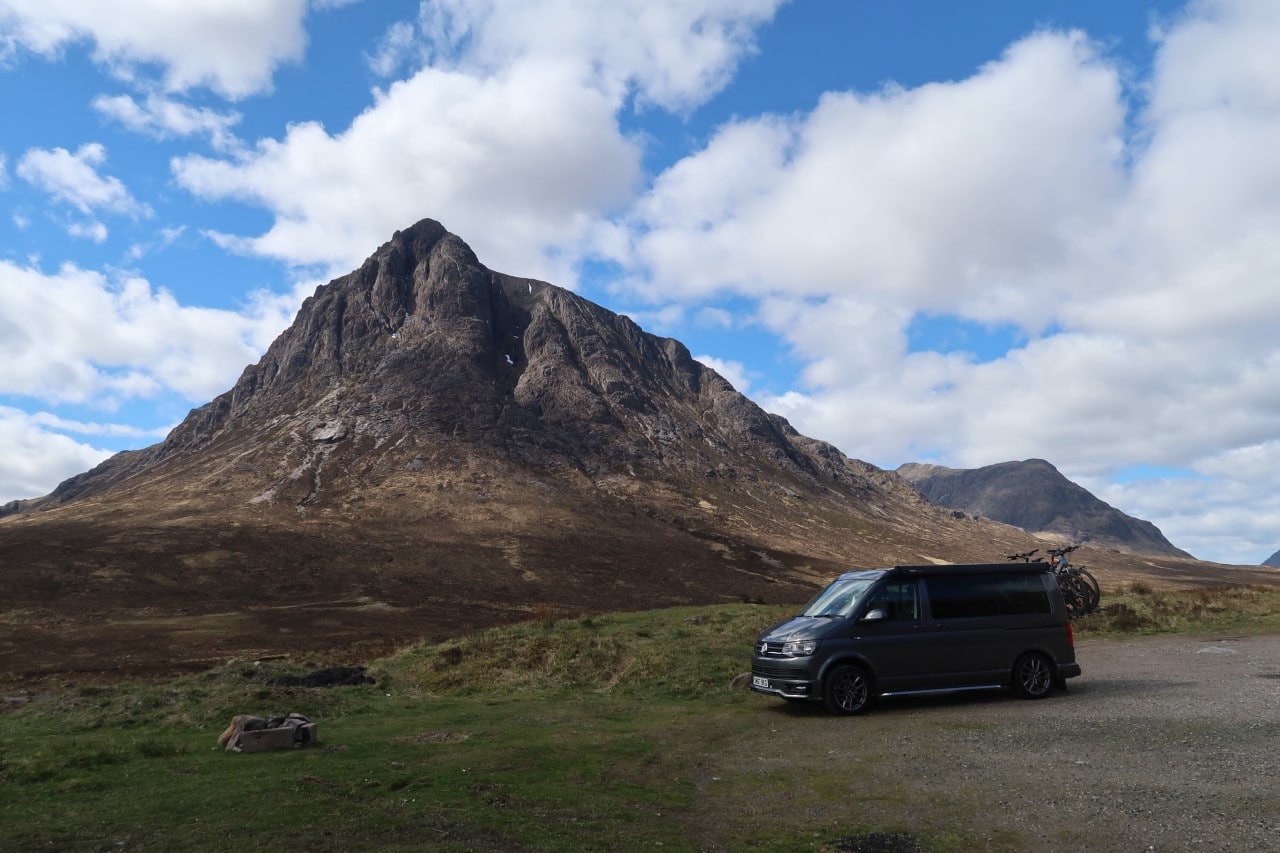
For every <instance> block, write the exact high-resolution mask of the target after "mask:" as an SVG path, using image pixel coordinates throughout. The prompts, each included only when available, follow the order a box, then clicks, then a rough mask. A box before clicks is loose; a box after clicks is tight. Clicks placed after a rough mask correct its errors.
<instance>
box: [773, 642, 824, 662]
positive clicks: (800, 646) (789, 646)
mask: <svg viewBox="0 0 1280 853" xmlns="http://www.w3.org/2000/svg"><path fill="white" fill-rule="evenodd" d="M817 648H818V641H817V640H790V641H788V642H786V643H783V644H782V654H783V656H785V657H793V658H802V657H807V656H809V655H811V654H813V653H814V652H815V651H816V650H817Z"/></svg>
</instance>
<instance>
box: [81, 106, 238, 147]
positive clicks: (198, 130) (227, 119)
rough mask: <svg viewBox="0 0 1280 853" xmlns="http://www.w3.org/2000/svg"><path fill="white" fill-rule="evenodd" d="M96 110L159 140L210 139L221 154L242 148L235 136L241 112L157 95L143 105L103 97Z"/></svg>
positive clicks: (135, 130) (137, 131) (129, 127)
mask: <svg viewBox="0 0 1280 853" xmlns="http://www.w3.org/2000/svg"><path fill="white" fill-rule="evenodd" d="M93 108H94V109H95V110H97V111H98V112H99V113H101V114H102V115H104V116H106V117H108V118H110V119H113V120H115V121H118V122H119V123H120V124H122V125H124V126H125V127H127V128H128V129H130V130H132V131H134V132H136V133H143V134H146V135H148V136H151V137H154V138H156V139H173V138H177V137H185V136H195V135H207V136H208V137H209V141H210V144H212V145H213V147H214V148H215V149H217V150H219V151H233V150H236V149H238V148H239V147H240V145H241V143H240V141H239V140H238V139H237V138H236V136H235V135H234V134H233V133H232V132H231V129H232V128H233V127H234V126H235V125H236V124H238V123H239V121H240V118H241V116H240V114H239V113H237V112H218V111H217V110H211V109H208V108H200V107H192V106H190V105H188V104H183V103H181V102H179V101H176V100H174V99H172V98H167V97H164V96H162V95H157V94H154V93H153V94H150V95H147V97H146V98H145V99H144V100H143V101H142V102H141V103H139V102H138V101H137V100H135V99H134V98H133V97H131V96H129V95H111V96H109V95H99V96H98V97H96V98H94V99H93Z"/></svg>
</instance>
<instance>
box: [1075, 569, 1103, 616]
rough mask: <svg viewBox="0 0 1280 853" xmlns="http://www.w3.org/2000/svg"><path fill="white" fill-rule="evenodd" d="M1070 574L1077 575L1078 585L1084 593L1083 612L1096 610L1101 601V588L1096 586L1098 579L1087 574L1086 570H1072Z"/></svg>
mask: <svg viewBox="0 0 1280 853" xmlns="http://www.w3.org/2000/svg"><path fill="white" fill-rule="evenodd" d="M1071 571H1072V572H1074V573H1075V574H1077V575H1079V577H1080V583H1081V584H1082V587H1083V590H1084V591H1085V593H1086V595H1085V599H1086V600H1085V612H1086V613H1092V612H1093V611H1095V610H1097V609H1098V604H1099V603H1100V602H1101V601H1102V588H1101V587H1099V586H1098V579H1097V578H1095V577H1094V576H1093V575H1091V574H1090V573H1089V570H1088V569H1084V568H1080V569H1072V570H1071Z"/></svg>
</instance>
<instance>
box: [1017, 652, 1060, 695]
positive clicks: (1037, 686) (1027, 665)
mask: <svg viewBox="0 0 1280 853" xmlns="http://www.w3.org/2000/svg"><path fill="white" fill-rule="evenodd" d="M1053 677H1054V676H1053V664H1052V663H1051V662H1050V661H1049V659H1048V658H1047V657H1045V656H1044V655H1042V654H1040V653H1039V652H1027V653H1026V654H1025V655H1023V656H1022V657H1020V658H1018V662H1017V663H1015V664H1014V665H1013V689H1014V690H1016V691H1017V692H1018V695H1019V696H1021V697H1022V698H1024V699H1043V698H1044V697H1046V696H1048V695H1049V694H1050V693H1052V692H1053Z"/></svg>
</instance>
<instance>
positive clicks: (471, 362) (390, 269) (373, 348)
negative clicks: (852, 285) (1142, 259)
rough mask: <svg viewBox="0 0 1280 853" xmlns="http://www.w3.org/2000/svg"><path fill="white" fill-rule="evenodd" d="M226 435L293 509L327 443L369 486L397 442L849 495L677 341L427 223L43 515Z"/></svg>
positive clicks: (796, 441)
mask: <svg viewBox="0 0 1280 853" xmlns="http://www.w3.org/2000/svg"><path fill="white" fill-rule="evenodd" d="M237 433H239V434H241V435H240V438H241V439H246V438H247V439H248V440H249V441H248V443H249V444H250V445H254V446H240V447H238V448H237V449H238V452H239V454H240V455H239V456H238V460H239V464H240V465H241V466H245V465H247V464H250V463H252V464H254V465H258V464H260V463H261V462H262V459H261V458H260V457H261V455H262V452H263V451H264V450H266V451H267V454H268V455H269V456H271V457H273V458H274V457H287V458H289V459H290V460H296V461H297V462H298V463H299V464H301V465H302V466H303V467H304V468H306V469H307V471H308V472H309V474H310V479H311V480H312V481H313V482H314V483H315V485H316V488H315V489H313V490H308V491H307V492H306V494H305V495H303V496H302V498H301V500H300V503H302V504H311V503H314V502H315V501H323V500H325V499H326V498H327V497H328V495H329V494H330V493H332V488H329V487H327V486H326V483H325V478H324V477H322V476H321V475H322V473H323V469H324V468H326V467H330V462H331V461H332V459H333V458H334V457H335V455H336V456H341V455H342V454H341V453H336V451H337V450H338V448H339V446H340V445H347V446H353V445H360V446H361V448H362V450H361V455H362V457H363V459H362V462H361V468H362V469H364V471H366V472H367V471H369V469H370V468H371V466H374V465H375V463H376V462H377V461H378V460H379V459H380V458H383V457H385V456H387V455H388V451H386V450H385V449H384V447H383V445H384V444H385V443H386V442H388V441H389V440H392V439H396V438H402V437H404V436H413V437H415V440H417V439H421V438H424V437H434V438H436V439H442V438H447V439H448V440H450V441H451V442H458V443H462V444H471V445H473V446H474V445H484V446H486V447H490V448H492V447H497V448H500V449H501V450H502V451H503V452H504V453H505V454H506V455H507V456H508V457H510V458H514V459H518V460H520V461H522V462H524V463H528V464H532V465H538V466H543V467H546V466H555V465H570V466H573V467H576V468H578V469H580V470H581V471H583V472H584V473H586V474H587V475H595V474H598V473H600V472H603V471H607V470H610V469H613V468H617V467H618V466H621V465H631V466H632V470H635V466H637V465H640V466H644V467H654V466H657V467H665V468H668V469H683V470H684V472H685V473H692V472H697V473H702V472H706V471H716V472H721V473H728V474H730V475H732V473H733V472H734V471H736V470H737V469H738V468H740V467H741V459H742V457H744V456H746V457H747V458H759V459H762V460H766V461H767V462H768V463H769V464H771V465H776V466H779V467H780V468H782V469H784V470H787V471H790V472H792V473H794V474H796V475H798V476H804V477H818V478H820V479H838V480H841V481H843V482H844V483H845V484H848V485H855V486H856V485H857V480H858V477H857V473H856V472H857V470H858V469H859V466H857V465H855V466H852V467H850V466H849V465H848V464H846V463H847V461H848V460H845V459H844V458H843V457H842V456H841V454H840V453H839V452H838V451H836V450H835V448H833V447H830V446H829V445H825V444H823V443H821V442H815V441H812V440H810V439H804V438H802V437H801V436H799V434H798V433H796V432H795V431H794V430H793V429H791V427H790V425H789V424H787V423H786V421H785V420H783V419H781V418H779V417H777V416H773V415H769V414H767V413H765V412H764V411H763V410H761V409H760V408H759V407H758V406H756V405H755V404H754V403H752V402H751V401H749V400H747V399H746V398H745V397H743V396H742V395H740V394H738V393H737V392H736V391H735V390H734V389H733V388H732V386H730V385H729V384H728V383H727V382H726V381H725V380H724V379H723V378H722V377H720V376H719V375H718V374H716V373H715V372H714V371H712V370H710V369H709V368H707V367H705V366H703V365H701V364H699V363H698V362H696V361H694V360H693V359H692V358H691V357H690V354H689V351H688V350H687V349H686V348H685V346H684V345H683V344H681V343H680V342H678V341H675V340H672V339H664V338H657V337H655V336H653V335H650V334H647V333H645V332H644V331H642V330H641V329H640V328H639V327H638V326H637V325H636V324H635V323H633V322H632V321H631V320H630V319H628V318H627V317H625V316H620V315H617V314H613V313H612V312H609V311H607V310H605V309H603V308H600V307H599V306H597V305H594V304H593V303H590V302H588V301H586V300H584V299H582V298H580V297H578V296H575V295H574V294H572V293H570V292H568V291H565V290H562V289H560V288H558V287H554V286H552V285H549V284H546V283H544V282H539V281H533V280H530V279H520V278H514V277H511V276H506V275H502V274H499V273H494V272H491V271H490V270H488V269H486V268H485V267H483V266H482V265H481V264H480V263H479V261H478V260H477V259H476V257H475V255H474V254H472V252H471V250H470V248H468V247H467V246H466V244H465V243H463V242H462V241H461V240H459V239H458V238H457V237H455V236H453V235H451V234H449V233H447V232H446V231H445V230H444V228H443V227H442V226H441V225H440V224H439V223H437V222H434V221H431V220H424V221H423V222H420V223H418V224H417V225H415V226H414V227H412V228H410V229H408V230H406V231H402V232H397V233H396V235H395V236H394V238H393V239H392V240H391V241H390V242H388V243H387V244H385V245H383V246H382V247H381V248H380V249H378V251H377V252H376V253H375V254H374V255H373V256H372V257H371V258H369V260H367V261H366V262H365V263H364V264H363V265H362V266H361V268H360V269H358V270H356V271H355V272H353V273H351V274H349V275H347V276H344V277H342V278H339V279H336V280H335V281H333V282H331V283H330V284H328V285H325V286H324V287H321V288H319V289H318V290H317V292H316V294H315V295H314V296H312V297H310V298H309V299H307V300H306V302H305V303H304V304H303V306H302V308H301V310H300V311H299V314H298V316H297V318H296V320H295V321H294V323H293V326H292V327H291V328H290V329H289V330H288V331H286V332H285V333H283V334H282V335H281V336H280V337H279V338H278V339H277V340H276V341H275V342H274V343H273V344H272V346H271V347H270V348H269V349H268V351H267V353H266V354H265V355H264V356H263V358H262V360H261V361H260V362H259V363H258V364H256V365H252V366H250V367H248V368H246V369H245V371H244V373H243V374H242V375H241V377H240V379H239V381H238V382H237V383H236V384H235V387H234V388H232V389H231V390H230V391H228V392H227V393H225V394H223V395H221V396H220V397H218V398H217V399H215V400H213V401H212V402H210V403H209V404H207V405H205V406H202V407H201V408H199V409H196V410H195V411H193V412H192V413H191V414H190V415H189V416H188V417H187V419H186V420H185V421H183V423H182V424H181V425H180V426H178V427H177V428H176V429H175V430H174V431H173V433H172V434H171V435H169V436H168V437H167V438H166V439H165V441H164V442H163V443H162V444H159V445H156V446H154V447H152V448H148V449H146V450H143V451H137V452H129V453H122V454H119V455H117V456H115V457H113V458H112V459H109V460H107V461H106V462H104V463H103V464H102V465H100V466H98V467H97V468H95V469H94V470H92V471H90V472H88V473H86V474H83V475H80V476H78V477H74V478H72V479H70V480H68V481H66V482H64V483H62V484H61V485H60V486H59V487H58V488H57V489H56V490H55V491H54V492H53V494H52V495H50V496H49V498H48V499H45V500H44V501H42V502H41V503H42V504H43V505H45V506H47V505H48V504H49V503H65V502H67V501H70V500H73V499H76V498H79V497H83V496H86V495H90V494H95V493H98V492H100V491H102V490H103V489H105V488H108V487H110V486H112V485H113V484H116V483H120V482H123V481H126V480H128V479H130V478H131V477H134V476H136V475H138V474H140V473H143V472H153V471H155V470H156V469H157V466H162V465H163V464H164V463H166V461H168V460H171V459H175V458H179V457H189V456H190V455H191V454H193V453H200V452H202V451H204V450H206V449H208V448H209V447H211V446H214V445H215V444H217V443H218V442H219V441H222V442H223V443H226V442H227V441H228V440H231V439H233V438H235V437H236V436H237ZM268 435H272V438H271V439H269V440H268V441H267V442H266V443H265V444H264V443H263V441H262V439H263V438H266V436H268ZM240 444H241V445H243V444H244V441H243V440H242V441H241V442H240ZM395 447H396V449H397V453H396V454H394V455H396V456H402V455H404V454H403V450H404V447H403V443H402V442H399V443H396V444H395ZM246 452H247V453H248V454H249V456H245V455H244V454H245V453H246ZM399 461H400V463H401V464H403V463H404V462H405V461H407V460H399ZM276 467H278V466H276ZM280 474H281V475H282V476H281V477H280V478H279V479H278V480H277V481H276V482H274V483H264V484H263V486H264V488H263V490H262V491H260V492H259V494H260V495H268V496H269V497H272V498H274V497H276V496H277V495H280V494H281V492H280V489H282V488H284V487H285V486H289V485H290V481H296V480H298V479H299V476H300V472H299V470H298V468H297V467H296V466H294V467H290V468H289V469H288V470H287V471H285V470H283V469H282V470H281V471H280ZM272 489H275V490H276V491H274V492H272V491H271V490H272ZM287 491H289V492H290V493H291V494H292V493H294V492H296V491H297V489H296V488H294V489H289V490H287Z"/></svg>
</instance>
